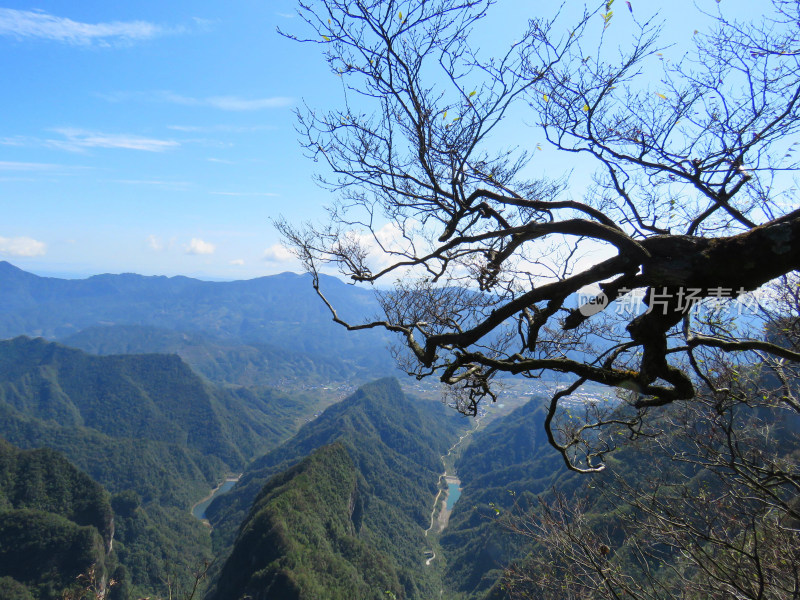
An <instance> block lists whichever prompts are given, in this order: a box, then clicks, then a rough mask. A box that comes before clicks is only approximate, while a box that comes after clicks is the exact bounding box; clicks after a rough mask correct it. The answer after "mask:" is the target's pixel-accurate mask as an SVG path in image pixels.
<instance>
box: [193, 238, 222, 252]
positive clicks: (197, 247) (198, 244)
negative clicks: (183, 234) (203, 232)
mask: <svg viewBox="0 0 800 600" xmlns="http://www.w3.org/2000/svg"><path fill="white" fill-rule="evenodd" d="M216 249H217V247H216V245H214V244H212V243H210V242H204V241H203V240H201V239H200V238H192V241H191V242H189V245H188V246H186V254H214V250H216Z"/></svg>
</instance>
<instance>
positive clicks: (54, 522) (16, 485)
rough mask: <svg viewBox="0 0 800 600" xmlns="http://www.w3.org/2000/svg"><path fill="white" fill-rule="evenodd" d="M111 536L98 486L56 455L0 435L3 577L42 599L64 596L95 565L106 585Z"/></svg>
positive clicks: (109, 515)
mask: <svg viewBox="0 0 800 600" xmlns="http://www.w3.org/2000/svg"><path fill="white" fill-rule="evenodd" d="M113 537H114V519H113V512H112V510H111V505H110V504H109V500H108V496H107V494H106V492H105V491H104V490H103V488H102V487H101V486H100V484H98V483H97V482H95V481H93V480H92V479H91V478H90V477H89V476H88V475H86V474H85V473H83V472H81V471H79V470H78V469H76V468H75V467H74V466H72V464H70V463H69V462H68V461H67V460H66V459H65V458H64V457H63V456H61V455H60V454H58V453H57V452H54V451H52V450H48V449H41V450H28V451H25V450H19V449H17V448H15V447H13V446H11V445H10V444H8V443H7V442H5V440H2V439H0V578H8V579H9V580H13V581H15V582H16V583H17V584H19V585H20V586H24V587H26V588H27V589H28V590H30V591H31V592H32V593H33V595H34V596H35V597H37V598H40V599H41V600H48V599H50V598H53V599H55V598H61V597H62V592H63V590H65V589H67V588H69V587H71V586H74V585H75V584H76V580H77V578H78V576H80V575H82V574H85V573H87V572H88V571H89V570H90V569H92V568H93V569H94V576H95V578H96V580H97V582H98V585H99V586H100V587H104V586H105V582H106V581H107V579H108V574H107V568H106V562H107V556H108V554H109V552H110V551H111V548H112V544H113ZM9 585H10V584H9Z"/></svg>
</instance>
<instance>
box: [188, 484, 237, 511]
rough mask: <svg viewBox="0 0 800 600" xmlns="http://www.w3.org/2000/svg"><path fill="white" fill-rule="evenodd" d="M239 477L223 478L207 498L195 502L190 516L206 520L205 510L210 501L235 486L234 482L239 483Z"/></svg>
mask: <svg viewBox="0 0 800 600" xmlns="http://www.w3.org/2000/svg"><path fill="white" fill-rule="evenodd" d="M239 477H241V475H239V476H237V477H227V478H225V480H224V481H223V482H222V483H220V484H219V485H218V486H217V487H215V488H214V489H213V490H211V492H210V493H209V494H208V496H206V497H205V498H203V499H202V500H200V501H199V502H197V503H196V504H195V505H194V506H192V509H191V510H192V515H193V516H194V517H195V518H196V519H200V520H201V521H204V520H205V518H206V509H207V508H208V506H209V505H210V504H211V501H212V500H214V498H216V497H217V496H219V495H220V494H224V493H225V492H227V491H229V490H230V489H231V488H232V487H233V486H234V485H236V482H237V481H239Z"/></svg>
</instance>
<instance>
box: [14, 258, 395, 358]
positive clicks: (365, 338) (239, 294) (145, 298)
mask: <svg viewBox="0 0 800 600" xmlns="http://www.w3.org/2000/svg"><path fill="white" fill-rule="evenodd" d="M0 281H2V284H3V285H2V286H0V306H1V307H3V310H2V311H0V338H3V337H12V336H16V335H30V336H42V337H45V338H50V339H53V338H58V339H62V338H65V337H67V336H70V335H73V334H75V333H77V332H79V331H81V330H84V329H87V328H89V327H97V326H111V325H143V326H150V327H156V328H161V329H167V330H172V331H181V332H187V333H198V332H202V333H205V334H209V335H211V336H213V337H215V338H217V339H222V340H225V341H226V342H227V343H228V344H231V343H233V345H239V344H245V345H255V346H258V347H260V346H262V345H267V346H269V347H270V348H271V349H272V350H276V349H284V348H286V349H288V350H289V351H290V352H291V353H294V354H306V355H309V356H310V357H312V358H313V359H314V360H315V361H316V360H317V359H320V360H321V361H322V363H323V364H325V363H328V362H330V361H333V364H334V365H338V364H340V361H344V364H345V365H346V366H347V368H348V369H350V370H351V372H364V371H365V370H372V371H374V370H379V371H383V372H388V371H389V370H391V369H393V368H394V367H393V363H392V362H391V359H390V357H389V354H388V352H386V351H384V348H385V347H386V345H387V344H386V342H387V339H388V337H387V336H386V335H385V334H378V333H377V332H371V331H365V332H358V333H356V334H348V333H347V332H346V331H345V330H344V328H342V327H341V326H339V325H337V324H335V323H333V321H332V320H331V316H330V313H329V312H328V310H327V308H325V306H324V305H323V304H322V302H321V301H320V300H319V298H318V297H317V296H316V294H315V293H314V290H313V289H312V287H311V285H310V281H309V279H308V277H307V276H301V275H295V274H293V273H283V274H281V275H274V276H269V277H261V278H258V279H251V280H247V281H232V282H210V281H200V280H198V279H191V278H189V277H145V276H142V275H134V274H130V273H126V274H122V275H96V276H94V277H89V278H87V279H74V280H73V279H57V278H52V277H38V276H36V275H33V274H31V273H27V272H25V271H22V270H21V269H18V268H16V267H14V266H13V265H11V264H9V263H7V262H3V261H0ZM322 285H323V288H324V289H325V291H326V293H327V294H328V295H329V296H330V298H331V299H332V300H333V301H334V302H336V303H337V304H338V305H340V306H344V307H347V308H346V313H345V314H346V315H347V316H349V317H351V318H363V317H364V316H366V315H372V314H373V313H375V312H376V311H377V304H376V302H375V299H374V297H373V295H372V294H371V293H369V292H366V291H364V290H360V289H356V288H354V287H352V286H348V285H346V284H344V283H342V282H341V281H339V280H338V279H336V278H334V277H326V276H322ZM117 333H118V332H112V333H111V334H109V335H108V336H107V337H109V338H116V339H114V341H113V344H114V345H115V346H117V348H119V347H120V345H122V344H126V343H130V342H129V341H126V339H125V338H126V332H124V331H123V332H121V333H119V338H117ZM127 333H128V334H129V333H130V331H128V332H127ZM92 337H93V338H95V340H96V341H93V340H88V341H87V342H86V343H87V346H86V347H87V349H88V348H91V347H92V346H93V345H101V344H102V343H103V341H102V337H103V336H100V338H101V339H100V340H99V341H97V339H98V338H97V335H93V336H92ZM153 341H155V342H156V345H155V346H149V344H148V343H145V344H144V347H145V348H146V349H153V350H158V351H164V350H165V349H167V348H166V346H165V345H164V342H162V341H157V340H153V339H152V337H151V339H150V342H153ZM167 343H169V342H167ZM176 350H177V349H176ZM112 351H116V348H115V349H114V350H112ZM177 351H179V350H177ZM334 356H335V357H336V358H335V359H334V358H333V357H334ZM287 358H288V357H287ZM336 368H341V367H336Z"/></svg>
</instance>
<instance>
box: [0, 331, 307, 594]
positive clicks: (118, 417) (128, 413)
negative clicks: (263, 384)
mask: <svg viewBox="0 0 800 600" xmlns="http://www.w3.org/2000/svg"><path fill="white" fill-rule="evenodd" d="M284 407H287V408H288V411H289V415H286V416H287V417H288V418H286V419H284V418H282V417H283V416H284V411H283V410H282V409H283V408H284ZM296 412H297V406H296V405H295V404H294V403H293V401H290V400H288V399H284V398H282V397H281V396H278V395H274V394H273V395H269V394H256V393H254V392H250V391H247V390H244V389H239V390H231V389H221V388H216V387H214V386H212V385H211V384H209V383H207V382H204V381H203V380H202V379H201V378H200V377H199V376H197V375H196V374H195V373H194V372H193V371H191V369H189V367H188V366H187V365H186V364H185V363H183V362H182V361H181V360H180V358H178V357H177V356H166V355H138V356H92V355H88V354H85V353H83V352H81V351H78V350H74V349H71V348H66V347H63V346H60V345H58V344H54V343H49V342H45V341H44V340H41V339H35V340H32V339H28V338H22V337H21V338H16V339H13V340H7V341H2V342H0V435H2V436H5V437H6V438H7V439H8V440H9V441H11V442H12V443H14V444H16V445H18V446H21V447H25V448H36V447H41V446H48V447H51V448H55V449H57V450H59V451H61V452H63V453H64V454H65V455H66V456H67V457H68V458H69V459H70V461H72V462H73V463H74V464H76V465H77V466H78V467H79V468H81V469H83V470H84V471H86V472H87V473H89V474H90V475H91V476H92V477H93V478H94V479H95V480H97V481H99V482H101V483H102V484H103V485H104V486H105V487H106V488H107V489H108V490H109V491H111V492H112V493H114V494H117V495H118V496H123V497H124V494H126V493H132V494H134V497H135V502H133V504H134V505H135V506H136V508H135V509H132V510H129V511H127V513H126V515H125V516H124V517H122V518H119V519H118V520H117V541H118V543H117V551H118V554H119V556H120V561H121V562H122V563H123V565H125V566H126V567H127V568H128V570H129V572H130V578H131V581H132V582H133V583H134V585H135V586H137V587H138V589H139V590H140V591H141V592H142V593H143V594H144V593H148V594H151V593H153V592H156V591H157V592H159V593H161V592H162V591H163V590H161V586H162V585H163V583H162V579H165V578H166V577H167V576H168V575H169V574H170V571H171V570H175V571H178V572H180V573H182V576H183V577H184V578H186V577H188V576H189V575H190V573H191V570H192V568H194V567H196V563H197V562H198V561H200V560H202V559H203V558H207V557H210V556H211V543H210V537H209V535H208V530H207V528H206V527H204V526H203V525H202V524H201V523H200V522H199V521H197V520H196V519H194V518H193V517H192V516H191V515H190V514H189V507H190V505H191V504H192V503H193V502H195V501H196V500H198V499H200V498H201V497H202V496H204V495H205V494H206V493H207V492H208V490H209V489H210V488H211V487H213V486H214V485H215V484H216V483H217V482H218V481H219V479H220V478H221V477H222V476H223V475H224V474H225V473H228V472H230V471H238V470H241V468H242V467H243V465H244V464H245V462H246V461H247V460H248V459H250V458H251V457H252V456H253V455H255V454H257V453H259V452H263V451H264V450H265V449H268V448H270V447H272V446H275V445H276V444H277V443H278V442H279V440H281V439H283V438H285V437H287V436H288V435H290V434H291V432H292V431H293V430H294V427H295V425H294V421H295V420H296ZM118 496H115V499H116V498H117V497H118ZM124 504H125V502H122V503H121V505H124ZM128 504H130V502H128Z"/></svg>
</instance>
